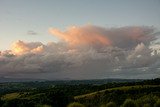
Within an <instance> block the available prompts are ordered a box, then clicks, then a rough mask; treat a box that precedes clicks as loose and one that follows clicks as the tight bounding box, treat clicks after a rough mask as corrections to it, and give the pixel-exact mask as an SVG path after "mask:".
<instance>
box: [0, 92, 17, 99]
mask: <svg viewBox="0 0 160 107" xmlns="http://www.w3.org/2000/svg"><path fill="white" fill-rule="evenodd" d="M18 97H20V94H19V93H10V94H6V95H4V96H3V97H2V99H3V100H12V99H15V98H18Z"/></svg>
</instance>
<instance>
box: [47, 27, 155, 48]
mask: <svg viewBox="0 0 160 107" xmlns="http://www.w3.org/2000/svg"><path fill="white" fill-rule="evenodd" d="M49 31H50V33H51V34H53V35H54V36H56V37H57V38H59V39H60V40H62V41H63V42H66V43H68V44H69V45H71V46H83V45H85V46H86V45H88V46H95V45H96V46H100V47H102V46H117V47H119V48H127V49H129V48H133V47H135V46H136V45H137V44H139V43H141V42H142V43H144V44H146V45H149V43H150V42H151V41H153V40H155V39H156V38H155V35H154V33H155V32H154V29H153V28H152V27H146V26H141V27H139V26H130V27H121V28H109V29H106V28H102V27H98V26H92V25H86V26H80V27H76V26H74V27H69V28H68V29H67V30H66V31H60V30H59V29H55V28H54V29H50V30H49Z"/></svg>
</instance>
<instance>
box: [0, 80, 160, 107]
mask: <svg viewBox="0 0 160 107" xmlns="http://www.w3.org/2000/svg"><path fill="white" fill-rule="evenodd" d="M97 81H98V80H97ZM97 83H98V84H97ZM0 107H160V79H154V80H144V81H136V82H135V81H128V82H127V81H121V82H116V81H112V82H107V83H105V82H104V81H103V84H100V83H99V82H88V81H87V84H86V82H84V83H83V82H81V81H79V82H77V81H76V82H75V81H74V83H72V82H66V81H63V82H58V81H57V82H49V81H48V82H27V83H1V84H0Z"/></svg>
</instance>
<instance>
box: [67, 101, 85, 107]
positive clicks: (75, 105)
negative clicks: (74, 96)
mask: <svg viewBox="0 0 160 107" xmlns="http://www.w3.org/2000/svg"><path fill="white" fill-rule="evenodd" d="M67 107H85V106H84V105H83V104H80V103H78V102H73V103H70V104H69V105H68V106H67Z"/></svg>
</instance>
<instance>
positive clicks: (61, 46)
mask: <svg viewBox="0 0 160 107" xmlns="http://www.w3.org/2000/svg"><path fill="white" fill-rule="evenodd" d="M49 32H50V33H51V34H52V35H53V36H55V37H57V38H58V39H59V42H49V43H47V44H43V43H41V42H24V41H20V40H19V41H16V42H15V43H13V44H12V46H11V47H12V48H11V49H10V50H6V51H2V52H1V53H0V75H4V76H14V77H16V76H17V77H18V75H21V76H22V77H23V76H24V77H27V76H28V77H30V76H31V75H32V77H36V78H49V79H55V78H56V79H57V78H60V79H64V78H72V79H89V78H107V77H112V78H114V77H119V78H151V77H157V76H158V75H159V74H160V73H159V72H158V70H159V66H160V54H153V51H155V49H153V48H151V42H154V41H156V40H157V38H156V36H157V35H156V31H155V30H154V28H153V27H146V26H129V27H120V28H103V27H98V26H93V25H86V26H80V27H76V26H74V27H69V28H68V29H67V30H66V31H60V30H59V29H54V28H52V29H49ZM156 45H157V44H156ZM152 70H153V71H152Z"/></svg>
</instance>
